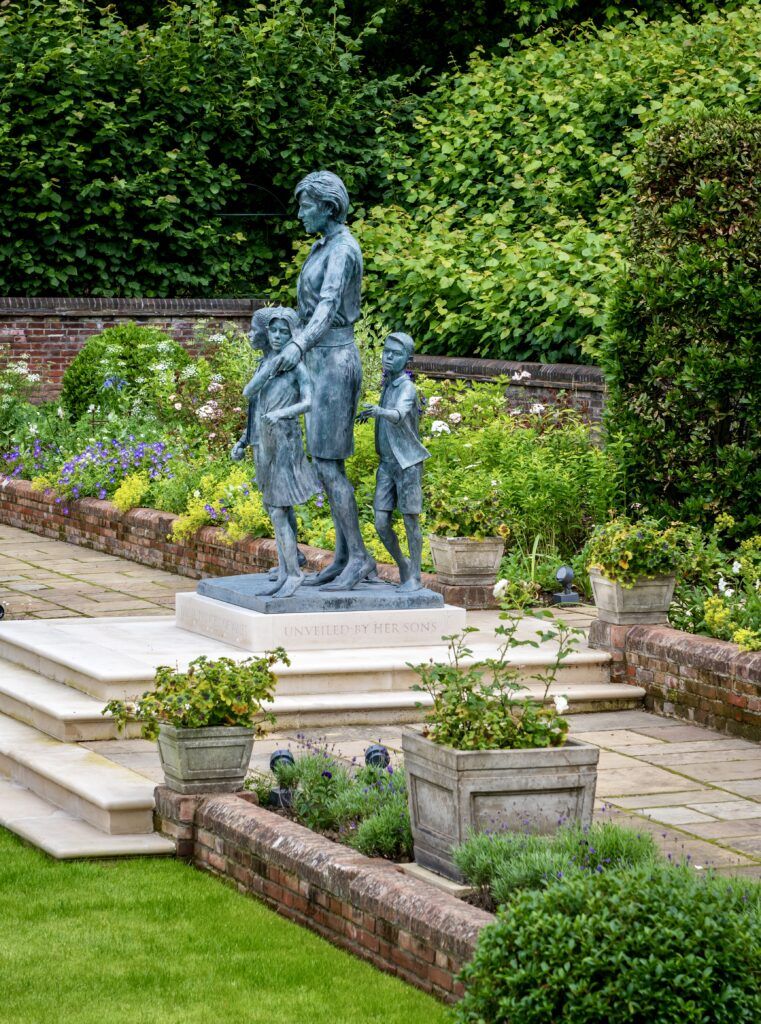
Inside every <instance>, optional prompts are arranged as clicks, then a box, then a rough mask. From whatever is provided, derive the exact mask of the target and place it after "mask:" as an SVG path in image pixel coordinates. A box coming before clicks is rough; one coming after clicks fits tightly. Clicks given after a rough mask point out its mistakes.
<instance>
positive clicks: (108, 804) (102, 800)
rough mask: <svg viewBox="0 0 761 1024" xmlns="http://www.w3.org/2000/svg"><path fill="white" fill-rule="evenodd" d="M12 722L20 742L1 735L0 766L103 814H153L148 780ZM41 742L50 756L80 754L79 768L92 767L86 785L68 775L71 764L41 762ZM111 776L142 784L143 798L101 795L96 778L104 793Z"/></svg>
mask: <svg viewBox="0 0 761 1024" xmlns="http://www.w3.org/2000/svg"><path fill="white" fill-rule="evenodd" d="M7 717H8V716H5V715H0V721H2V719H3V718H7ZM12 721H13V722H14V724H15V725H16V726H17V727H18V729H17V738H16V739H15V741H14V740H9V739H8V738H6V737H4V736H2V734H0V764H2V762H3V761H8V762H9V763H11V764H16V765H18V766H20V767H21V768H22V769H25V770H26V771H27V772H29V773H31V774H33V775H37V776H39V777H40V778H42V779H45V780H46V781H48V782H49V783H51V784H52V785H54V786H56V787H57V788H58V789H61V790H65V791H66V792H68V793H71V794H73V795H74V796H75V797H78V798H79V799H80V800H82V801H84V802H85V803H88V804H91V805H92V806H94V807H96V808H98V809H99V810H102V811H106V812H112V813H113V812H119V811H152V810H153V807H154V803H153V784H152V783H151V782H150V780H149V779H146V777H145V776H144V775H138V773H137V772H133V771H132V770H131V769H129V768H125V767H124V766H122V765H117V764H116V763H115V762H114V761H111V760H109V759H108V758H107V757H102V756H101V755H100V754H96V753H95V752H94V751H92V750H86V749H85V748H83V747H80V746H79V745H78V744H76V743H63V742H62V741H61V740H56V739H53V738H52V737H49V736H44V735H43V734H42V733H41V732H40V731H39V730H38V729H35V728H34V727H33V726H29V725H26V724H24V723H20V722H16V720H15V719H13V720H12ZM21 730H26V731H27V732H28V733H29V734H34V735H29V736H26V737H25V736H24V735H23V733H22V732H21ZM40 740H43V741H44V748H45V750H46V752H50V750H51V749H54V748H55V747H56V746H57V747H59V748H67V749H68V750H69V751H77V753H76V754H75V755H74V756H75V757H76V759H77V761H78V763H79V765H80V766H82V765H88V766H89V770H87V769H86V770H85V774H86V776H87V782H83V781H82V779H77V778H72V777H71V774H70V773H69V772H68V768H69V762H61V763H60V764H59V765H56V766H54V767H52V766H51V765H49V764H47V763H45V760H44V759H43V760H42V762H41V761H40V758H39V741H40ZM0 770H1V769H0ZM110 773H115V774H118V775H119V776H120V777H121V778H124V776H125V775H129V776H132V779H130V780H129V781H130V782H133V780H134V784H135V785H138V784H139V785H140V788H144V794H142V795H137V794H136V795H133V796H125V795H116V796H115V795H113V794H108V792H106V793H105V794H104V793H103V792H100V793H99V792H97V791H94V790H93V782H94V780H95V779H96V778H97V780H98V784H99V788H101V789H102V788H103V787H102V783H103V779H104V778H105V780H106V783H108V777H109V774H110ZM67 776H68V777H67ZM88 782H89V785H88ZM25 788H27V789H29V788H31V787H30V786H25ZM106 790H107V785H106Z"/></svg>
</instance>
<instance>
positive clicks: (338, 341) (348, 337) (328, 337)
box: [315, 326, 354, 348]
mask: <svg viewBox="0 0 761 1024" xmlns="http://www.w3.org/2000/svg"><path fill="white" fill-rule="evenodd" d="M353 344H354V328H353V327H352V326H349V327H331V328H330V330H329V331H326V332H325V333H324V334H323V336H322V337H321V338H320V340H319V341H318V342H317V344H316V345H315V348H343V346H344V345H353Z"/></svg>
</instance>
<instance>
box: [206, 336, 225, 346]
mask: <svg viewBox="0 0 761 1024" xmlns="http://www.w3.org/2000/svg"><path fill="white" fill-rule="evenodd" d="M224 340H225V336H224V334H211V335H210V336H209V341H210V342H211V343H212V345H221V344H222V342H223V341H224Z"/></svg>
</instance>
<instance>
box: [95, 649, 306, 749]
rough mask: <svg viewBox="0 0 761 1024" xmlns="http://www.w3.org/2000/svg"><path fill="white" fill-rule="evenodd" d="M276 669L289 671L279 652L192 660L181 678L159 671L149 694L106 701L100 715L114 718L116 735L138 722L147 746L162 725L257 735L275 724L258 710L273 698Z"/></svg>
mask: <svg viewBox="0 0 761 1024" xmlns="http://www.w3.org/2000/svg"><path fill="white" fill-rule="evenodd" d="M277 664H281V665H290V660H289V658H288V655H287V654H286V653H285V651H284V650H283V648H282V647H278V648H277V649H276V650H274V651H265V653H264V654H263V655H262V656H261V657H260V658H246V659H245V661H233V659H232V658H216V659H209V658H206V657H200V658H196V659H195V660H194V661H191V663H190V665H189V666H188V669H187V671H186V672H180V671H179V670H178V669H173V668H169V667H168V666H167V665H160V666H159V667H158V668H157V669H156V688H155V689H154V690H147V691H146V692H145V693H144V694H143V695H142V696H141V697H138V698H137V699H136V700H134V701H123V700H111V701H109V702H108V704H106V706H105V708H104V709H103V712H102V714H104V715H105V714H111V715H113V718H114V722H115V723H116V727H117V729H118V730H119V731H120V732H121V731H122V730H123V729H124V728H125V726H126V725H127V722H128V721H130V720H135V719H136V720H138V721H140V723H141V733H142V736H143V737H144V738H145V739H148V740H155V739H156V737H157V736H158V734H159V727H160V726H161V725H163V724H166V725H173V726H174V727H175V728H176V729H204V728H207V727H209V726H220V725H230V726H239V727H243V728H246V729H250V728H255V729H256V730H257V732H261V730H262V722H263V721H269V722H274V720H275V719H274V715H273V714H272V712H269V711H264V709H263V704H265V703H268V702H271V701H272V698H273V696H274V692H275V685H276V683H277V679H276V678H275V674H274V672H273V666H274V665H277Z"/></svg>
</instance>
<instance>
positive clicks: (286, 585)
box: [267, 507, 304, 597]
mask: <svg viewBox="0 0 761 1024" xmlns="http://www.w3.org/2000/svg"><path fill="white" fill-rule="evenodd" d="M267 511H268V512H269V515H270V518H271V520H272V525H273V526H274V527H275V537H276V539H277V545H278V555H279V564H280V568H281V570H282V574H281V575H280V576H278V584H279V585H278V588H277V589H276V590H275V592H274V593H275V594H276V596H277V597H290V596H291V594H295V593H296V591H297V590H298V588H299V587H300V586H301V584H302V583H303V581H304V574H303V573H302V571H301V569H300V568H299V549H298V547H297V546H296V531H295V529H294V527H293V522H292V519H291V514H292V513H293V509H292V508H274V507H272V508H269V509H268V510H267Z"/></svg>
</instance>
